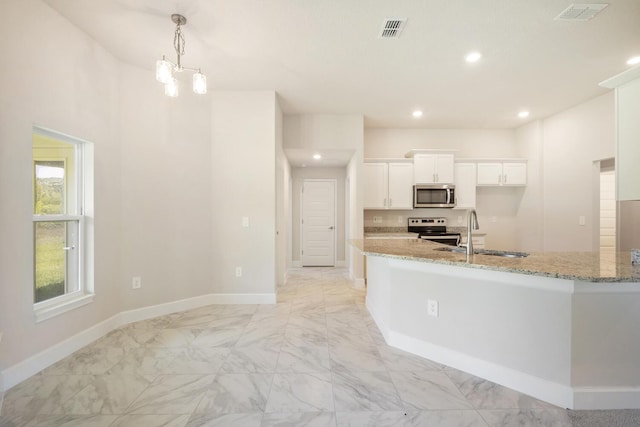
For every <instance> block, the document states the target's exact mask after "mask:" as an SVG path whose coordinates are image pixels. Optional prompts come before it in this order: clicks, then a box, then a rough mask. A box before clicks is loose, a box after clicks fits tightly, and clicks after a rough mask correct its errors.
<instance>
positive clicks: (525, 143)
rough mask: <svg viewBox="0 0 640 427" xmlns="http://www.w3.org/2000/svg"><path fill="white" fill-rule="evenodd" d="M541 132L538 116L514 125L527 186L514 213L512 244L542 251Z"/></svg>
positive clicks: (520, 247) (524, 248)
mask: <svg viewBox="0 0 640 427" xmlns="http://www.w3.org/2000/svg"><path fill="white" fill-rule="evenodd" d="M542 136H543V135H542V122H541V121H539V120H536V121H534V122H531V123H529V124H527V125H524V126H522V127H520V128H518V129H516V144H517V148H518V157H523V158H526V159H527V187H526V188H525V189H524V191H523V195H522V199H521V201H520V205H519V207H518V212H517V215H516V216H517V218H516V236H515V237H516V246H515V247H514V249H518V250H522V251H542V250H543V248H544V227H543V224H544V222H543V221H542V215H543V206H544V189H543V179H542V178H543V177H542V164H543V161H544V157H543V151H542Z"/></svg>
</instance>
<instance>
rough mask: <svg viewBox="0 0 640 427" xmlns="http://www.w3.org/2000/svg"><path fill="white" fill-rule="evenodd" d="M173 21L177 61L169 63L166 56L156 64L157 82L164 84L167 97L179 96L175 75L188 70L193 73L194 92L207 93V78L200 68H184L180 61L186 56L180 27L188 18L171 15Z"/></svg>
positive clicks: (175, 14)
mask: <svg viewBox="0 0 640 427" xmlns="http://www.w3.org/2000/svg"><path fill="white" fill-rule="evenodd" d="M171 20H172V21H173V23H174V24H176V31H175V34H174V36H173V48H174V49H175V50H176V56H177V60H176V63H173V62H171V61H169V60H168V59H167V58H166V57H165V56H164V55H162V59H161V60H159V61H157V62H156V80H158V81H159V82H160V83H164V94H165V95H167V96H172V97H176V96H178V80H176V77H175V73H180V72H182V71H185V70H188V71H193V72H194V74H193V91H194V92H195V93H197V94H200V95H202V94H205V93H207V77H206V76H205V75H204V74H202V73H201V72H200V69H199V68H188V67H183V66H182V63H181V61H180V59H181V57H182V55H184V46H185V41H184V36H183V35H182V31H181V30H180V27H181V26H182V25H185V24H186V23H187V18H185V17H184V16H182V15H179V14H177V13H174V14H173V15H171Z"/></svg>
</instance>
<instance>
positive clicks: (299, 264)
mask: <svg viewBox="0 0 640 427" xmlns="http://www.w3.org/2000/svg"><path fill="white" fill-rule="evenodd" d="M291 267H293V268H301V267H302V261H300V260H298V261H291Z"/></svg>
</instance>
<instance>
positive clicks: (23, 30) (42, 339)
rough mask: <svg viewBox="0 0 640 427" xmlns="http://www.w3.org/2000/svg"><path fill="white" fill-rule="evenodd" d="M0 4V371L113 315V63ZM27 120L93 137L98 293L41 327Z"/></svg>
mask: <svg viewBox="0 0 640 427" xmlns="http://www.w3.org/2000/svg"><path fill="white" fill-rule="evenodd" d="M2 6H3V9H2V13H3V16H4V18H5V19H6V22H5V24H4V25H2V26H0V50H1V51H2V54H3V55H4V56H5V57H6V58H11V65H10V66H3V67H0V92H1V93H2V97H0V194H2V203H0V224H2V225H1V226H0V227H1V231H0V235H2V239H0V331H2V332H3V333H4V335H3V339H2V342H1V343H0V372H1V371H3V370H4V369H6V368H8V367H10V366H13V365H15V364H17V363H18V362H20V361H23V360H25V359H27V358H28V357H30V356H32V355H34V354H36V353H38V352H40V351H42V350H44V349H46V348H49V347H51V346H53V345H55V344H57V343H59V342H61V341H63V340H65V339H67V338H69V337H70V336H72V335H74V334H76V333H78V332H79V331H82V330H84V329H86V328H88V327H90V326H92V325H95V324H97V323H99V322H101V321H103V320H105V319H107V318H109V317H111V316H113V315H114V314H115V313H117V312H119V311H120V309H121V308H120V295H119V292H118V288H117V283H118V282H119V281H120V275H119V272H120V266H121V260H120V256H119V250H120V244H119V243H120V236H121V225H122V224H121V217H120V207H121V199H120V187H121V181H120V175H121V170H122V168H121V158H120V144H119V140H118V119H119V115H118V97H119V83H120V82H119V68H118V61H117V60H116V59H115V58H114V57H113V56H112V55H110V54H109V53H108V52H107V51H106V50H104V49H103V48H102V47H101V46H100V45H98V44H97V43H96V42H95V41H93V40H92V39H91V38H89V37H88V36H87V35H86V34H85V33H83V32H82V31H80V30H79V29H77V28H76V27H75V26H73V25H71V24H70V23H69V22H68V21H67V20H66V19H64V18H63V17H61V16H60V15H59V14H58V13H57V12H55V11H53V10H52V9H51V8H50V7H48V6H47V5H45V4H44V3H42V2H41V1H20V0H8V1H3V2H2ZM16 34H19V35H20V42H19V43H16V39H15V35H16ZM61 47H63V48H61ZM43 64H46V65H43ZM96 82H99V84H96ZM34 125H38V126H42V127H45V128H48V129H52V130H55V131H58V132H61V133H65V134H68V135H71V136H74V137H76V138H79V139H83V140H86V141H89V142H92V143H93V148H94V171H95V183H94V185H95V187H94V192H95V206H94V207H95V211H96V215H95V221H94V224H95V235H94V240H95V254H96V260H95V270H94V273H95V274H94V277H95V283H94V288H95V292H96V295H97V297H96V298H95V300H94V302H93V303H92V304H89V305H85V306H83V307H80V308H77V309H75V310H72V311H69V312H66V313H64V314H62V315H59V316H57V317H54V318H51V319H48V320H45V321H42V322H40V323H36V322H35V316H34V311H33V226H32V218H33V200H32V155H31V147H32V129H33V126H34Z"/></svg>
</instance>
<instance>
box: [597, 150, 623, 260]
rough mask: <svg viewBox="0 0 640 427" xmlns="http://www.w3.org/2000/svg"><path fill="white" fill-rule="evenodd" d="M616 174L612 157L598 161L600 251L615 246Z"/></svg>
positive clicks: (606, 250)
mask: <svg viewBox="0 0 640 427" xmlns="http://www.w3.org/2000/svg"><path fill="white" fill-rule="evenodd" d="M617 215H618V213H617V209H616V174H615V163H614V159H607V160H602V161H601V162H600V245H599V246H600V252H615V251H616V248H617V224H616V223H617Z"/></svg>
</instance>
